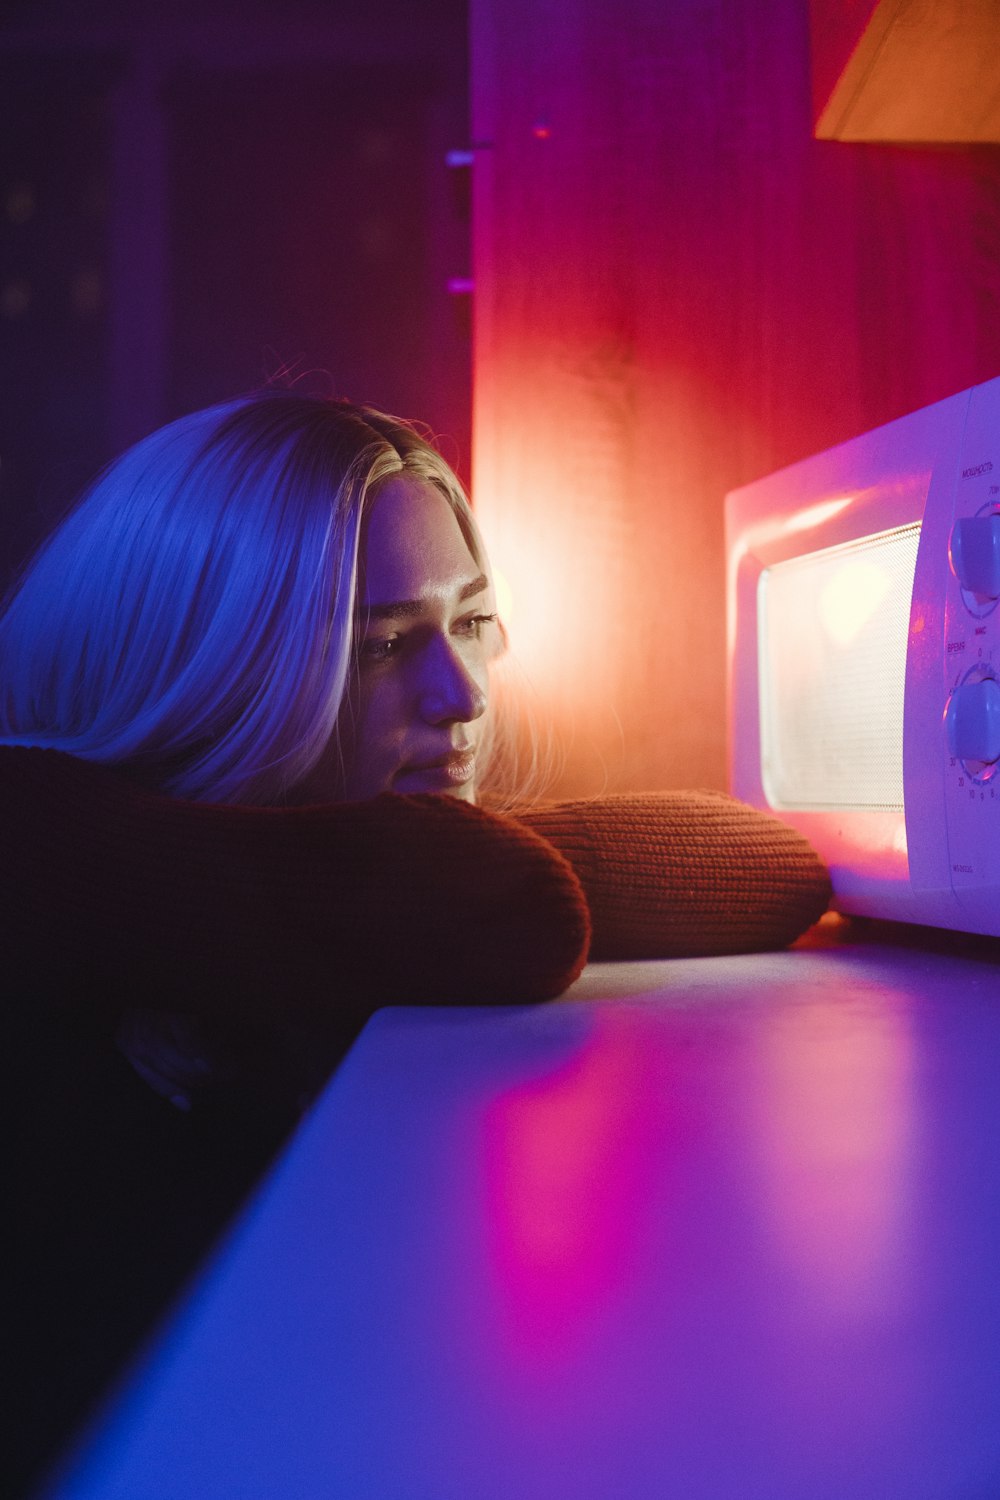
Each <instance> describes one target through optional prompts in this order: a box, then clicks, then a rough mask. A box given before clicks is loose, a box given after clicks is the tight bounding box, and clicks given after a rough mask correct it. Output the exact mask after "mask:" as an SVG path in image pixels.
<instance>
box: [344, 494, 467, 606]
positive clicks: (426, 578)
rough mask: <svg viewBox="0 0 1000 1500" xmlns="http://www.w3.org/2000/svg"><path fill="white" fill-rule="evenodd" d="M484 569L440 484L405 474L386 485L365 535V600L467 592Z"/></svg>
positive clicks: (374, 505)
mask: <svg viewBox="0 0 1000 1500" xmlns="http://www.w3.org/2000/svg"><path fill="white" fill-rule="evenodd" d="M481 574H482V569H481V568H480V566H479V564H478V563H477V562H476V560H475V559H474V557H473V556H472V553H471V552H470V551H469V545H468V543H467V541H466V539H465V536H464V535H463V533H462V528H461V526H460V525H459V523H458V517H457V516H456V514H455V512H454V510H453V509H452V507H451V505H450V504H449V503H448V501H447V500H446V499H445V497H444V495H443V494H442V493H441V491H440V490H439V489H437V487H436V486H435V485H433V484H431V483H430V482H429V481H428V480H425V479H419V478H416V477H415V476H410V475H400V476H398V477H394V478H392V479H389V480H387V481H386V482H385V483H384V484H383V485H382V486H381V487H380V489H379V492H378V494H377V495H376V497H375V499H374V500H373V502H372V504H371V507H370V509H369V511H368V515H367V517H366V523H365V528H364V532H363V535H362V548H361V576H360V579H359V602H360V603H361V604H363V605H384V604H389V603H396V602H407V601H412V600H419V599H423V598H426V597H430V596H451V595H453V594H461V593H462V591H463V590H464V589H465V588H466V587H467V586H468V585H469V584H470V583H472V582H473V581H475V580H476V579H478V578H479V577H480V576H481Z"/></svg>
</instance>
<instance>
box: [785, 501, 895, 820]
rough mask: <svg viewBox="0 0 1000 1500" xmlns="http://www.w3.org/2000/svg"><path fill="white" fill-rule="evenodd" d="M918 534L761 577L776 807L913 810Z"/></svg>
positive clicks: (867, 541) (854, 547)
mask: <svg viewBox="0 0 1000 1500" xmlns="http://www.w3.org/2000/svg"><path fill="white" fill-rule="evenodd" d="M919 538H920V527H919V525H914V526H907V527H903V528H900V529H898V530H894V531H889V532H884V533H882V534H881V535H878V536H871V537H865V538H864V539H863V540H861V541H858V542H851V543H848V544H847V545H846V546H842V547H831V548H829V549H828V550H826V551H823V552H813V553H809V554H808V555H806V556H804V557H796V558H792V559H790V560H789V561H788V562H781V563H775V564H774V566H773V567H770V568H766V569H765V570H764V572H763V573H762V574H761V577H760V583H759V595H758V610H759V616H758V617H759V621H760V635H759V648H760V663H759V665H760V699H761V702H760V708H761V771H762V779H763V784H764V790H765V793H766V795H767V799H768V801H769V802H770V804H771V806H772V807H780V808H789V809H791V808H804V809H805V808H837V807H841V808H884V809H898V810H902V807H903V683H904V678H905V673H906V643H907V636H908V633H909V620H910V599H911V596H912V593H913V573H914V569H915V567H916V562H917V543H918V541H919Z"/></svg>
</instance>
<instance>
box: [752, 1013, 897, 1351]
mask: <svg viewBox="0 0 1000 1500" xmlns="http://www.w3.org/2000/svg"><path fill="white" fill-rule="evenodd" d="M896 998H897V1000H898V1004H899V1009H898V1011H894V1010H893V1009H892V1001H893V996H892V994H891V993H890V992H888V991H887V992H886V993H885V994H884V995H883V996H882V997H881V1005H880V1008H879V1010H878V1012H877V1013H873V1012H872V1011H870V1010H867V1009H864V1008H859V1006H858V1005H856V1004H851V1003H846V1004H845V1003H843V1002H841V1001H839V1000H837V999H834V1000H830V1001H827V1002H825V1003H817V1002H815V1001H813V1002H812V1003H809V1004H805V1005H802V1006H789V1007H787V1008H785V1009H783V1010H782V1011H781V1012H780V1014H778V1015H777V1016H775V1017H773V1018H772V1020H771V1024H770V1025H769V1026H768V1027H767V1028H765V1029H763V1030H762V1031H761V1032H760V1034H759V1036H758V1038H757V1042H756V1061H757V1064H758V1067H759V1070H760V1072H761V1073H762V1074H763V1075H764V1078H765V1079H766V1085H767V1086H766V1087H757V1088H755V1089H754V1090H753V1092H752V1093H751V1094H750V1096H749V1097H748V1099H747V1115H746V1124H747V1130H748V1147H749V1149H748V1161H749V1162H750V1163H752V1164H753V1165H751V1171H754V1172H755V1176H756V1179H757V1186H758V1191H759V1194H760V1212H761V1220H762V1228H763V1230H764V1232H765V1233H766V1234H768V1235H769V1236H770V1238H771V1241H772V1253H773V1254H774V1255H775V1257H776V1258H777V1259H778V1260H779V1262H780V1263H781V1264H782V1266H783V1267H784V1269H785V1271H786V1272H787V1275H788V1278H789V1290H790V1292H791V1293H792V1295H795V1296H797V1297H801V1298H803V1299H806V1300H808V1302H809V1304H810V1306H811V1307H812V1309H813V1311H814V1314H815V1313H822V1312H823V1311H824V1310H825V1312H826V1313H827V1314H828V1316H829V1317H830V1319H831V1320H832V1321H840V1320H841V1319H843V1318H844V1317H847V1318H851V1317H855V1316H860V1315H868V1314H869V1313H870V1312H871V1311H872V1308H873V1306H875V1305H878V1306H881V1307H882V1308H883V1309H885V1310H888V1307H889V1306H891V1305H893V1304H894V1303H895V1302H896V1301H897V1298H898V1296H899V1294H900V1292H901V1291H902V1290H903V1289H902V1288H901V1286H900V1282H899V1273H900V1267H901V1265H903V1264H905V1259H906V1257H905V1246H904V1245H903V1244H902V1243H901V1237H902V1236H903V1234H904V1232H905V1225H906V1223H907V1220H908V1213H907V1210H908V1207H909V1203H910V1197H911V1170H910V1164H911V1158H912V1153H913V1130H914V1106H913V1092H914V1078H913V1072H914V1053H913V1038H912V1035H911V1033H910V1030H909V1026H908V1024H907V1015H906V1007H905V1002H903V1000H902V999H901V998H900V997H896Z"/></svg>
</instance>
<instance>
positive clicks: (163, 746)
mask: <svg viewBox="0 0 1000 1500" xmlns="http://www.w3.org/2000/svg"><path fill="white" fill-rule="evenodd" d="M397 474H410V475H413V476H414V477H418V478H421V479H423V480H426V481H427V482H429V483H431V484H433V485H435V486H436V487H437V488H438V489H439V490H440V491H441V493H442V494H443V495H444V496H445V498H446V499H447V501H448V503H449V504H450V505H451V507H452V509H453V510H454V512H455V515H456V517H457V519H458V522H459V525H460V527H461V530H462V533H463V535H464V537H465V539H466V542H467V544H468V546H469V550H470V552H471V553H472V556H473V558H474V560H475V561H476V563H477V564H478V566H479V567H480V568H481V569H482V570H483V571H484V572H485V573H487V574H488V573H489V564H488V560H487V558H486V554H485V550H484V548H483V544H482V541H481V539H480V536H479V532H478V529H477V527H476V523H475V520H474V518H473V515H472V511H471V509H470V507H469V503H468V500H467V498H466V495H465V493H464V491H463V489H462V486H461V484H460V483H459V481H458V479H457V478H456V476H455V475H454V473H453V472H452V470H451V469H450V468H449V466H448V465H447V464H446V463H445V461H444V459H443V458H442V457H441V455H440V454H439V453H438V452H437V451H436V450H435V449H434V448H433V447H432V446H431V445H430V443H429V442H427V441H426V440H425V439H424V438H423V437H422V436H421V435H420V434H419V433H418V432H417V431H416V430H415V429H414V428H413V427H412V426H410V425H409V424H408V423H406V422H402V421H400V420H399V419H398V418H395V417H390V416H387V415H385V414H384V413H382V412H377V411H374V410H371V409H369V408H367V407H360V406H353V405H351V404H350V403H348V402H344V401H331V400H326V399H322V398H319V397H311V396H303V395H299V394H297V393H295V392H290V391H271V390H269V391H265V392H262V393H261V394H259V395H254V396H250V397H246V398H243V399H241V400H237V401H232V402H228V403H226V404H224V405H220V406H215V407H211V408H209V409H207V410H205V411H200V412H195V413H193V414H192V415H191V416H187V417H183V418H181V419H180V420H179V421H176V422H172V423H170V424H169V425H168V426H166V427H163V428H161V429H160V430H159V431H158V432H154V433H153V434H152V435H151V436H150V437H147V438H145V439H144V440H143V441H142V442H140V443H138V444H136V446H135V447H134V448H131V449H130V450H129V451H128V452H127V453H125V454H124V455H123V456H122V457H121V458H119V459H117V460H116V461H115V462H114V463H113V464H111V465H110V467H109V468H108V469H107V470H106V471H105V472H104V473H103V474H102V475H101V476H100V477H99V478H98V480H97V481H96V483H95V484H94V485H93V486H92V488H91V489H90V490H89V492H88V493H87V494H86V495H85V496H84V498H83V499H82V500H81V502H80V504H79V505H78V506H77V507H76V509H75V510H74V511H73V512H71V514H70V515H69V516H68V517H67V519H66V520H65V521H64V522H63V523H62V525H61V526H59V527H58V528H57V530H56V531H55V532H54V533H53V534H52V536H51V537H50V538H49V540H48V542H47V543H46V544H45V545H44V546H43V547H42V548H41V550H40V551H39V553H38V554H37V556H36V557H35V559H34V560H33V561H32V563H31V564H30V565H29V567H28V568H27V570H26V572H25V574H24V576H23V578H22V580H21V582H20V584H19V585H18V586H17V588H16V589H15V591H14V592H13V594H12V596H11V597H10V599H9V602H8V603H7V605H6V608H5V609H4V611H3V613H2V615H0V743H4V744H17V745H36V746H51V747H54V748H56V749H60V750H65V751H68V752H69V753H71V754H73V755H78V756H81V757H83V758H84V759H88V760H95V761H102V762H106V763H110V764H118V765H125V766H128V767H131V768H132V769H133V770H134V771H136V772H137V773H140V774H142V775H143V776H144V777H145V778H146V779H148V780H150V781H151V782H152V783H153V784H155V785H156V786H158V787H160V788H161V789H162V790H164V791H166V792H168V793H170V794H172V795H174V796H179V797H188V798H192V799H194V800H198V801H212V802H230V803H255V804H273V803H280V802H281V801H283V800H284V797H285V794H286V793H287V791H288V790H289V789H290V788H291V787H293V786H294V785H295V783H296V782H297V781H299V780H300V779H301V778H302V777H304V776H305V775H306V773H307V772H308V771H309V770H310V769H311V768H312V767H313V766H314V765H315V763H316V762H317V760H318V759H319V757H320V755H321V753H322V752H323V751H324V749H325V748H326V746H327V745H328V743H329V742H330V741H331V738H333V739H334V742H335V737H336V722H337V715H338V712H339V710H340V706H341V703H342V701H343V699H344V694H345V689H346V686H347V682H348V676H349V672H350V668H351V644H352V631H353V619H354V606H355V594H356V588H357V574H358V550H359V538H360V533H361V521H362V517H363V515H364V513H365V510H366V508H367V507H368V505H369V504H370V502H371V499H372V497H373V495H374V493H375V491H376V490H377V487H378V485H379V484H380V482H381V481H383V480H385V479H388V478H389V477H391V476H392V475H397Z"/></svg>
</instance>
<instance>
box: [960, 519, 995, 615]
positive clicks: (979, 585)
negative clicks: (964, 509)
mask: <svg viewBox="0 0 1000 1500" xmlns="http://www.w3.org/2000/svg"><path fill="white" fill-rule="evenodd" d="M951 565H952V568H953V569H954V571H955V577H956V578H957V579H958V581H959V583H960V584H961V585H962V587H963V589H965V590H966V591H967V592H968V593H970V594H975V595H977V596H978V597H979V598H980V599H1000V515H998V514H997V513H996V512H995V511H994V512H992V513H991V514H989V515H985V516H982V515H980V516H966V517H964V518H963V519H962V520H960V521H956V522H955V525H954V528H953V529H952V533H951Z"/></svg>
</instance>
